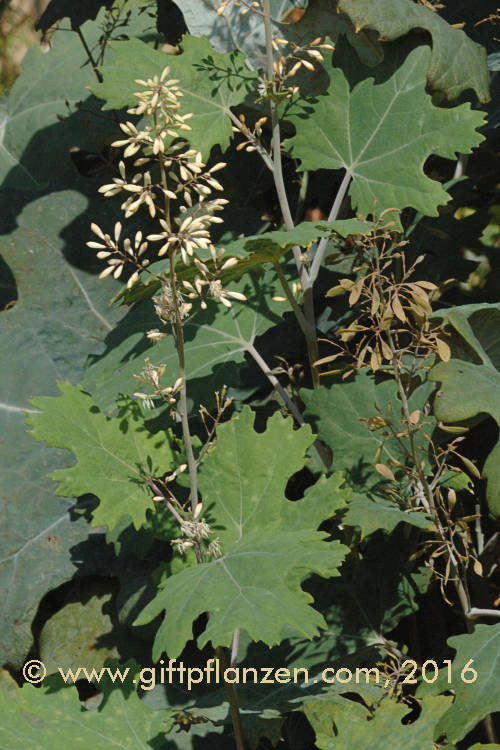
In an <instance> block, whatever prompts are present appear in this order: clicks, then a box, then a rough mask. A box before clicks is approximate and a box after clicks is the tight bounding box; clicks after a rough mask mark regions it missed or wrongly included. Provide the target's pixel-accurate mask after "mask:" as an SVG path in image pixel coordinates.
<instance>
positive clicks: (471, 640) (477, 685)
mask: <svg viewBox="0 0 500 750" xmlns="http://www.w3.org/2000/svg"><path fill="white" fill-rule="evenodd" d="M447 643H448V645H449V646H451V648H453V649H454V650H455V651H456V652H457V653H456V655H455V658H454V659H453V663H452V665H451V682H449V681H448V668H445V669H442V670H440V672H439V680H438V681H437V682H436V683H434V684H433V685H430V684H425V683H422V684H421V685H420V686H419V688H418V695H428V694H433V695H435V694H436V693H440V692H443V691H444V690H454V691H455V700H454V701H453V704H452V705H451V706H450V707H449V709H448V710H447V711H446V713H445V714H444V715H443V717H442V718H441V720H440V721H439V723H438V725H437V727H436V732H435V734H434V737H435V738H437V737H439V735H440V734H442V733H443V732H445V733H446V736H447V737H448V740H451V741H452V742H458V741H459V740H461V739H462V738H463V737H465V735H466V734H468V733H469V732H470V731H472V729H474V727H475V726H476V724H478V722H480V721H481V719H484V717H485V716H488V714H490V713H493V712H494V711H498V708H499V703H498V696H499V695H500V669H499V663H500V623H497V624H495V625H476V628H475V630H474V632H473V633H466V634H464V635H454V636H452V637H451V638H448V640H447ZM470 668H472V669H473V670H475V671H476V673H477V677H476V679H474V672H472V671H470Z"/></svg>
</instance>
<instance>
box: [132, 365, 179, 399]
mask: <svg viewBox="0 0 500 750" xmlns="http://www.w3.org/2000/svg"><path fill="white" fill-rule="evenodd" d="M145 365H146V366H145V368H144V370H143V371H142V372H141V374H140V375H134V378H136V380H139V381H140V382H141V383H144V384H145V385H147V386H149V387H150V388H151V389H152V393H144V392H142V391H137V392H136V393H134V396H135V397H136V398H139V399H141V401H142V405H143V407H144V408H145V409H154V408H155V406H156V404H155V400H160V401H161V402H163V403H166V404H170V405H171V406H175V404H176V403H177V398H176V397H177V395H178V394H179V392H180V389H181V386H182V378H178V379H177V380H176V381H175V383H174V385H173V386H166V387H162V385H161V383H160V380H161V378H162V377H163V374H164V373H165V370H166V367H167V366H166V365H153V364H151V361H150V359H149V357H146V359H145Z"/></svg>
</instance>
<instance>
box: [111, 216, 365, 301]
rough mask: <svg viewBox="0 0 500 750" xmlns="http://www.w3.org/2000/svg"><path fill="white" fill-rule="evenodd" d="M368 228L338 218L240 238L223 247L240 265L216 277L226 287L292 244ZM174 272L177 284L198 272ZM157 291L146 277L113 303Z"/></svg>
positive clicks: (162, 267) (157, 268)
mask: <svg viewBox="0 0 500 750" xmlns="http://www.w3.org/2000/svg"><path fill="white" fill-rule="evenodd" d="M371 229H372V226H371V225H370V224H368V223H366V222H363V221H359V219H340V220H338V221H333V222H311V221H303V222H302V223H301V224H297V226H296V227H294V229H293V230H291V231H290V232H287V231H285V230H278V231H275V232H263V233H262V234H255V235H249V236H246V237H240V238H238V239H237V240H233V241H231V242H229V243H225V244H224V250H225V256H224V259H225V260H228V259H229V258H238V261H239V262H238V263H237V264H236V265H235V266H233V267H232V268H229V269H227V270H226V271H223V272H221V273H220V276H219V278H220V279H221V281H222V284H223V286H225V285H226V284H228V283H229V282H231V281H239V280H240V279H241V277H242V276H244V275H245V274H246V273H251V272H252V271H260V270H261V269H262V267H263V266H264V265H266V264H268V263H273V264H276V263H278V261H279V260H280V258H282V257H283V256H284V255H285V254H286V253H287V252H289V251H290V250H291V249H292V248H293V247H294V246H295V245H298V246H299V247H307V246H308V245H310V244H311V243H312V242H315V241H317V240H319V239H320V238H321V237H330V236H331V234H332V232H335V233H336V234H339V235H340V236H341V237H348V236H349V235H356V234H368V233H369V232H370V231H371ZM203 262H204V263H206V264H207V265H208V267H209V269H210V270H213V268H214V266H213V261H212V260H211V258H210V256H208V257H207V258H203ZM150 270H151V271H153V272H154V273H156V274H158V275H159V274H160V273H164V272H166V271H168V262H167V261H160V262H158V263H156V264H154V265H152V266H151V268H150ZM175 270H176V273H177V277H178V279H179V280H180V281H184V280H186V281H190V282H193V280H194V277H195V275H196V274H197V273H198V270H197V268H196V266H194V265H191V266H185V265H184V263H181V262H179V263H177V266H176V269H175ZM159 288H160V281H159V280H158V279H156V278H150V277H149V274H148V275H146V280H145V281H144V282H143V281H142V280H141V283H137V284H134V286H133V287H132V289H130V290H124V291H122V292H120V294H119V295H118V296H117V298H116V301H118V300H120V299H123V300H124V301H125V302H126V303H127V304H131V303H133V302H137V301H138V300H143V299H150V298H151V297H152V296H153V294H155V293H156V292H157V291H158V289H159Z"/></svg>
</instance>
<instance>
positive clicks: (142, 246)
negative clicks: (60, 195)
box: [87, 221, 150, 289]
mask: <svg viewBox="0 0 500 750" xmlns="http://www.w3.org/2000/svg"><path fill="white" fill-rule="evenodd" d="M90 228H91V229H92V231H93V232H94V234H96V235H97V236H98V237H99V239H100V240H101V241H100V242H94V241H93V240H92V241H90V242H87V245H88V247H91V248H93V249H94V250H97V251H98V252H97V257H98V258H99V260H106V261H107V263H108V265H107V267H106V268H105V269H104V271H102V272H101V273H100V274H99V278H100V279H104V278H105V277H106V276H109V275H110V274H113V278H115V279H118V278H120V276H121V275H122V272H123V269H124V267H125V264H126V263H127V262H129V261H131V262H133V263H134V265H135V266H136V268H137V269H138V270H136V271H134V273H133V274H132V275H131V276H130V278H129V280H128V281H127V288H128V289H130V288H131V287H132V286H133V285H134V284H135V282H136V281H137V280H138V279H139V269H145V268H147V266H149V262H150V261H149V259H148V258H141V256H143V255H144V253H145V252H146V250H147V249H148V243H147V242H144V241H143V238H142V232H136V235H135V238H134V242H133V244H132V241H131V240H130V238H128V237H126V238H125V239H124V240H123V248H121V247H120V246H119V244H118V243H119V241H120V236H121V232H122V225H121V222H119V221H117V222H116V224H115V230H114V237H113V238H111V237H110V235H109V234H105V233H104V232H103V231H102V229H101V228H100V227H99V226H98V225H97V224H94V223H92V224H91V225H90Z"/></svg>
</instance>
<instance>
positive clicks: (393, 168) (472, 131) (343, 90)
mask: <svg viewBox="0 0 500 750" xmlns="http://www.w3.org/2000/svg"><path fill="white" fill-rule="evenodd" d="M430 55H431V52H430V50H429V48H428V47H417V48H416V49H413V50H411V51H410V52H409V53H408V54H407V55H406V56H405V54H404V49H402V48H401V47H399V46H398V48H397V49H395V50H394V51H393V52H392V53H390V54H387V55H386V57H385V60H384V62H383V63H382V64H381V65H378V66H377V67H376V68H375V69H367V68H366V67H364V66H362V65H361V63H359V62H358V61H357V59H356V58H355V56H354V54H353V52H352V50H350V49H349V48H348V46H347V45H337V48H336V51H335V52H334V54H333V58H332V60H331V61H330V59H329V60H327V61H325V64H324V65H325V68H326V70H327V73H328V75H329V76H330V85H329V88H328V92H327V93H326V94H325V95H319V96H317V97H316V98H315V99H314V100H311V101H310V102H309V103H308V104H307V106H306V105H303V108H304V110H305V111H304V112H303V111H301V106H300V103H299V104H298V105H297V110H296V111H295V112H294V113H293V112H292V113H291V114H290V115H289V116H288V119H290V120H291V121H292V122H293V123H294V125H295V126H296V128H297V133H296V135H295V136H293V137H292V138H289V139H288V140H287V141H286V142H285V145H286V146H287V147H288V148H289V149H290V152H291V155H292V156H293V157H294V158H298V159H300V161H301V165H300V169H301V170H316V169H345V170H346V171H347V172H348V173H349V174H350V175H351V176H352V184H351V187H350V190H349V195H350V196H351V200H352V203H353V207H354V208H355V209H357V210H358V211H359V212H360V213H361V214H363V215H364V216H367V215H368V214H370V213H371V212H372V211H373V208H374V201H375V200H377V201H378V202H377V213H378V214H380V213H381V212H382V211H383V210H385V209H388V208H396V209H403V208H406V207H409V206H411V207H413V208H415V209H417V210H418V211H421V212H422V213H424V214H427V215H430V216H436V215H437V208H438V206H439V205H442V204H444V203H446V202H447V201H448V200H449V195H448V194H447V193H446V191H445V190H444V189H443V188H442V186H441V185H440V183H438V182H436V181H435V180H432V179H431V178H429V177H427V176H426V175H425V174H424V169H423V167H424V164H425V162H426V160H427V158H428V157H429V156H431V154H436V155H439V156H443V157H446V158H448V159H455V158H456V155H457V153H470V151H471V149H472V148H473V147H475V146H477V145H478V144H479V143H481V141H482V140H483V136H482V135H480V134H479V133H478V132H477V131H476V128H479V127H480V126H481V125H482V124H483V123H484V116H483V114H482V113H480V112H477V111H473V110H472V109H471V107H470V105H469V104H462V105H460V106H458V107H454V108H452V109H443V108H439V107H436V106H434V105H433V104H432V100H431V97H430V96H429V95H428V94H427V93H426V91H425V85H426V77H425V76H426V70H427V67H428V65H429V61H430ZM309 113H310V114H309ZM305 115H306V119H304V116H305ZM307 115H308V116H307Z"/></svg>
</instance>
